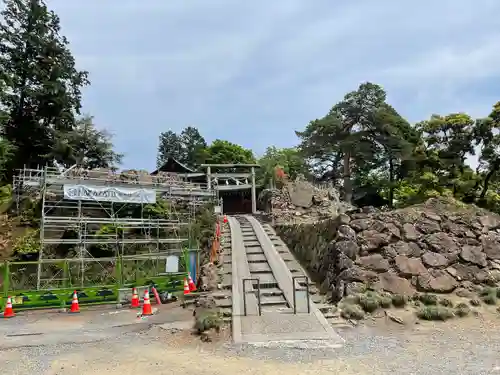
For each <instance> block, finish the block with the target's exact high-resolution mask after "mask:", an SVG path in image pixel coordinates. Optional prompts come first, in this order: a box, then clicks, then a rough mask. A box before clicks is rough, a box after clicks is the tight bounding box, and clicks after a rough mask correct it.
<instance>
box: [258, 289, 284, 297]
mask: <svg viewBox="0 0 500 375" xmlns="http://www.w3.org/2000/svg"><path fill="white" fill-rule="evenodd" d="M260 295H261V296H266V297H267V296H282V295H283V291H282V290H281V289H280V288H264V289H261V290H260Z"/></svg>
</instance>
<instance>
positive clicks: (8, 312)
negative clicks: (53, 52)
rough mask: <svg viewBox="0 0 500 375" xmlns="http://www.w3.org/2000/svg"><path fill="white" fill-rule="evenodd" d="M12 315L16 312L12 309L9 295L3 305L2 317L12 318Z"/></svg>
mask: <svg viewBox="0 0 500 375" xmlns="http://www.w3.org/2000/svg"><path fill="white" fill-rule="evenodd" d="M14 316H16V314H14V310H13V309H12V299H11V298H10V297H7V304H6V305H5V311H4V312H3V317H4V318H13V317H14Z"/></svg>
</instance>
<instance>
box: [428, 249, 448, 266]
mask: <svg viewBox="0 0 500 375" xmlns="http://www.w3.org/2000/svg"><path fill="white" fill-rule="evenodd" d="M422 262H423V263H424V265H426V266H427V267H435V268H438V267H446V266H447V265H448V264H449V263H450V262H449V260H448V258H446V257H445V256H444V255H441V254H438V253H433V252H431V251H428V252H426V253H425V254H424V255H422Z"/></svg>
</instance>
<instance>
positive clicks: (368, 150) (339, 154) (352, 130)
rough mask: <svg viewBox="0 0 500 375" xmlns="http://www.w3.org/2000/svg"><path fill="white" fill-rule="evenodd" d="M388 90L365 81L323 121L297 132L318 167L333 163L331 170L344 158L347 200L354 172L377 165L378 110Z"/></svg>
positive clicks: (335, 173) (335, 106) (302, 144)
mask: <svg viewBox="0 0 500 375" xmlns="http://www.w3.org/2000/svg"><path fill="white" fill-rule="evenodd" d="M385 98H386V94H385V91H384V90H383V89H382V88H381V87H380V86H378V85H376V84H373V83H369V82H367V83H363V84H361V85H360V86H359V88H358V90H356V91H352V92H350V93H348V94H347V95H345V96H344V99H343V100H342V101H340V102H339V103H337V104H336V105H334V106H333V107H332V109H331V110H330V112H329V113H328V114H327V115H326V116H325V117H323V118H322V119H320V120H315V121H312V122H311V123H309V125H308V126H307V127H306V129H305V131H304V132H296V134H297V135H298V136H299V138H300V139H301V145H300V147H301V149H302V150H303V151H304V153H305V155H307V156H309V158H312V159H313V161H314V162H315V164H316V166H318V164H319V166H321V164H323V165H324V164H325V163H329V167H330V170H329V171H328V172H329V173H331V174H333V175H334V176H338V175H339V172H338V171H334V170H332V169H333V168H335V169H337V168H338V167H339V162H340V160H342V178H343V190H344V200H345V201H347V202H351V200H352V192H353V191H352V190H353V186H352V175H353V172H354V171H355V170H357V172H358V173H360V174H361V173H365V174H366V173H367V172H368V171H369V170H370V169H373V168H375V165H376V164H374V162H373V161H374V160H375V159H376V155H377V151H378V148H377V147H375V146H376V142H375V139H374V135H376V134H379V130H378V129H377V128H376V123H374V122H373V118H374V116H375V113H376V112H377V111H378V110H379V109H380V107H381V106H382V105H383V104H385Z"/></svg>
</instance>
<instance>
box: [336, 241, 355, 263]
mask: <svg viewBox="0 0 500 375" xmlns="http://www.w3.org/2000/svg"><path fill="white" fill-rule="evenodd" d="M334 248H335V250H336V251H338V252H341V253H343V254H345V255H346V256H347V257H348V258H349V259H351V260H354V259H356V256H357V255H358V254H359V246H358V244H357V243H356V242H353V241H339V242H336V243H335V246H334Z"/></svg>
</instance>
